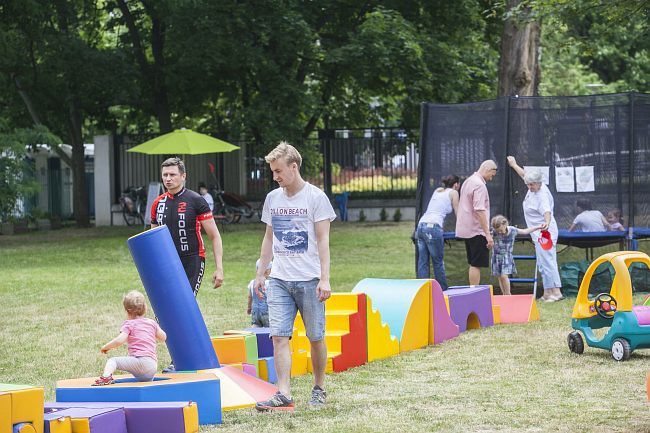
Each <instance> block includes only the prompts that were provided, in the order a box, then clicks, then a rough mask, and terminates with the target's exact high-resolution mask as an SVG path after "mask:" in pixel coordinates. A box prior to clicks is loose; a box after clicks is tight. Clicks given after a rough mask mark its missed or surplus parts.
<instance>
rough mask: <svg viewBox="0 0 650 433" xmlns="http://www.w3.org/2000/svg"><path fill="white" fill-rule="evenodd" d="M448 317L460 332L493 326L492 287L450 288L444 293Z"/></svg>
mask: <svg viewBox="0 0 650 433" xmlns="http://www.w3.org/2000/svg"><path fill="white" fill-rule="evenodd" d="M445 295H446V296H447V299H448V300H449V315H450V316H451V320H453V321H454V323H456V324H457V325H458V328H459V330H460V332H465V331H466V330H467V329H478V328H481V327H487V326H492V325H494V314H493V313H492V286H462V287H452V288H450V289H448V290H447V291H446V292H445Z"/></svg>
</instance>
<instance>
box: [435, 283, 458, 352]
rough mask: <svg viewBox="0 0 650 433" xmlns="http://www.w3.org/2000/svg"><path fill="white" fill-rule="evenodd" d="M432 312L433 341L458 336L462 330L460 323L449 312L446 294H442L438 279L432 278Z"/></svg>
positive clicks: (437, 342)
mask: <svg viewBox="0 0 650 433" xmlns="http://www.w3.org/2000/svg"><path fill="white" fill-rule="evenodd" d="M431 299H432V306H433V308H432V309H431V313H432V315H433V319H432V323H433V343H434V344H440V343H442V342H443V341H446V340H451V339H452V338H456V337H458V334H460V330H459V329H458V325H457V324H455V323H454V322H453V320H451V317H449V313H447V306H446V304H445V296H444V295H443V294H442V288H441V287H440V284H439V283H438V282H437V281H436V280H431Z"/></svg>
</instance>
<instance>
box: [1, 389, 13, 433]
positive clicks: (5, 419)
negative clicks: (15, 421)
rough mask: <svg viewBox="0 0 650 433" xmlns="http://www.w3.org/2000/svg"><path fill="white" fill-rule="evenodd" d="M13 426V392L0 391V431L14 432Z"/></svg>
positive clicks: (5, 432)
mask: <svg viewBox="0 0 650 433" xmlns="http://www.w3.org/2000/svg"><path fill="white" fill-rule="evenodd" d="M11 426H12V424H11V394H7V393H0V433H12V432H11Z"/></svg>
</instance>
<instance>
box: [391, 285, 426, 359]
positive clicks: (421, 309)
mask: <svg viewBox="0 0 650 433" xmlns="http://www.w3.org/2000/svg"><path fill="white" fill-rule="evenodd" d="M430 298H431V282H430V281H427V282H425V283H423V284H422V286H421V287H420V288H419V289H418V291H417V293H416V294H415V296H414V297H413V302H412V303H411V306H410V308H409V311H408V313H406V320H405V321H404V329H402V338H401V339H400V342H399V350H400V352H407V351H409V350H415V349H419V348H421V347H425V346H427V345H428V344H429V318H430V316H431V314H430V313H431V312H430V310H429V309H430V308H431V305H430V304H431V302H430Z"/></svg>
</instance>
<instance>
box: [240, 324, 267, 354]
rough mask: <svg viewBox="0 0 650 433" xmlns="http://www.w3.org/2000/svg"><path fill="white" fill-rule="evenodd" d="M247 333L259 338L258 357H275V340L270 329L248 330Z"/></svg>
mask: <svg viewBox="0 0 650 433" xmlns="http://www.w3.org/2000/svg"><path fill="white" fill-rule="evenodd" d="M244 331H246V332H250V333H253V334H255V337H257V357H258V358H267V357H269V356H273V340H272V339H271V330H270V329H269V328H246V329H244Z"/></svg>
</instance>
